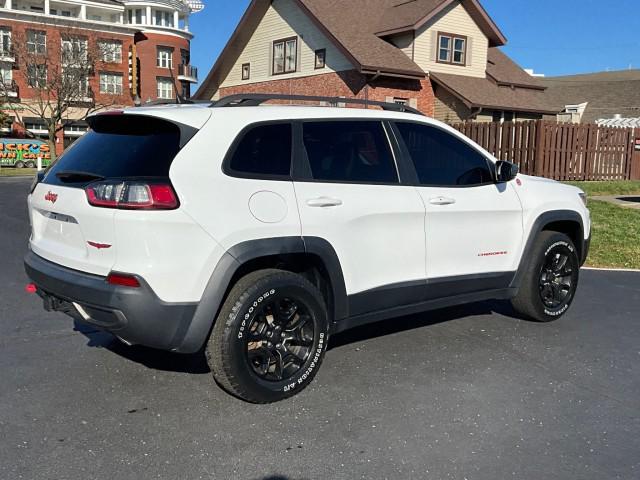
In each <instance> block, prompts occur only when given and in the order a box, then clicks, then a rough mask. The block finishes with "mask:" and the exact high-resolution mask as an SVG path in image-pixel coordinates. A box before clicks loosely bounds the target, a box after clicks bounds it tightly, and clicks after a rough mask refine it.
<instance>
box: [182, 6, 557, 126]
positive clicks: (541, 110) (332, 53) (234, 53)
mask: <svg viewBox="0 0 640 480" xmlns="http://www.w3.org/2000/svg"><path fill="white" fill-rule="evenodd" d="M505 43H506V39H505V37H504V35H503V34H502V33H501V32H500V30H499V28H498V27H497V26H496V25H495V23H494V22H493V21H492V20H491V18H490V17H489V16H488V15H487V13H486V11H485V10H484V9H483V8H482V6H481V5H480V3H479V2H478V1H477V0H412V1H406V0H354V1H341V2H339V1H328V0H272V1H269V0H253V1H252V2H251V4H250V5H249V7H248V9H247V11H246V12H245V15H244V16H243V18H242V19H241V21H240V23H239V25H238V27H237V28H236V30H235V32H234V33H233V35H232V37H231V39H230V40H229V42H228V43H227V45H226V47H225V49H224V50H223V52H222V53H221V55H220V57H219V58H218V60H217V61H216V63H215V65H214V66H213V68H212V70H211V71H210V73H209V75H208V76H207V78H206V79H205V81H204V82H203V84H202V85H201V87H200V88H199V89H198V91H197V92H196V94H195V95H194V97H195V98H197V99H203V100H204V99H206V100H209V99H217V98H219V97H221V96H225V95H229V94H233V93H247V92H252V93H253V92H255V93H258V92H260V93H296V94H307V95H323V96H324V95H326V96H336V97H341V96H342V97H351V98H361V99H370V100H377V101H393V102H399V103H406V104H409V105H411V106H413V107H416V108H418V109H419V110H421V111H422V112H423V113H425V114H427V115H430V116H434V117H436V118H438V119H440V120H443V121H447V122H456V121H461V120H478V121H492V120H515V119H532V118H542V117H543V116H545V115H555V113H557V111H556V110H554V108H553V107H552V106H549V105H548V103H547V102H546V98H545V86H544V85H543V84H541V83H540V81H539V79H537V78H535V77H532V76H530V75H529V74H527V73H526V72H525V71H524V70H522V69H521V68H520V67H519V66H518V65H517V64H515V63H514V62H513V61H512V60H511V59H509V58H508V57H507V56H506V55H505V54H504V53H502V51H501V50H500V49H499V47H500V46H501V45H504V44H505Z"/></svg>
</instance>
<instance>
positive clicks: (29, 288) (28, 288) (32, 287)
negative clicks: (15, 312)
mask: <svg viewBox="0 0 640 480" xmlns="http://www.w3.org/2000/svg"><path fill="white" fill-rule="evenodd" d="M24 291H25V292H27V293H36V292H37V291H38V287H36V286H35V285H34V284H33V283H29V284H27V286H26V287H24Z"/></svg>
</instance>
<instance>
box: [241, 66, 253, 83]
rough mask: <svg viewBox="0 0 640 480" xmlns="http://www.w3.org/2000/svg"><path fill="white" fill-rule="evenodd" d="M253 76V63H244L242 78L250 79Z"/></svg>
mask: <svg viewBox="0 0 640 480" xmlns="http://www.w3.org/2000/svg"><path fill="white" fill-rule="evenodd" d="M249 78H251V64H250V63H244V64H242V80H249Z"/></svg>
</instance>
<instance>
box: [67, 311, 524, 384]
mask: <svg viewBox="0 0 640 480" xmlns="http://www.w3.org/2000/svg"><path fill="white" fill-rule="evenodd" d="M494 312H495V313H498V314H500V315H504V316H508V317H515V313H514V312H513V309H511V306H510V304H509V302H502V301H487V302H480V303H472V304H468V305H461V306H457V307H449V308H445V309H441V310H432V311H429V312H425V313H419V314H415V315H409V316H405V317H398V318H393V319H388V320H382V321H380V322H376V323H371V324H367V325H363V326H361V327H356V328H353V329H350V330H347V331H345V332H342V333H338V334H335V335H332V336H331V339H330V341H329V350H332V349H334V348H338V347H341V346H344V345H349V344H351V343H356V342H362V341H365V340H369V339H372V338H377V337H382V336H385V335H390V334H393V333H399V332H403V331H408V330H414V329H416V328H422V327H428V326H429V325H435V324H438V323H443V322H448V321H451V320H456V319H460V318H465V317H471V316H478V315H489V314H491V313H494ZM74 330H76V331H77V332H80V333H82V334H83V335H84V336H85V337H87V339H88V342H87V346H89V347H94V348H104V349H107V350H109V351H110V352H113V353H115V354H116V355H119V356H121V357H123V358H126V359H127V360H131V361H132V362H136V363H139V364H141V365H144V366H146V367H147V368H150V369H153V370H162V371H167V372H181V373H191V374H208V373H211V370H210V369H209V366H208V365H207V360H206V358H205V356H204V352H203V351H200V352H197V353H194V354H190V355H186V354H180V353H172V352H165V351H162V350H156V349H153V348H148V347H142V346H139V345H133V346H128V345H125V344H124V343H122V342H121V341H120V340H118V339H117V338H116V337H114V336H113V335H111V334H110V333H107V332H103V331H101V330H97V329H96V328H94V327H92V326H90V325H85V324H83V323H81V322H78V321H75V322H74Z"/></svg>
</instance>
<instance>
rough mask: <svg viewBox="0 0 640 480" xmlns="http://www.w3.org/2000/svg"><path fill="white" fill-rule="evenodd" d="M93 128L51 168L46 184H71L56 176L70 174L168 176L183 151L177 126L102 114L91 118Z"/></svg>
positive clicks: (155, 119) (111, 176)
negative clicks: (61, 173)
mask: <svg viewBox="0 0 640 480" xmlns="http://www.w3.org/2000/svg"><path fill="white" fill-rule="evenodd" d="M90 126H91V130H89V132H88V133H86V134H85V135H84V136H82V138H80V139H79V140H78V141H76V142H75V143H74V144H73V145H72V146H71V147H69V148H68V149H67V150H66V151H65V153H64V154H63V155H62V156H60V158H59V159H58V160H57V161H56V162H55V164H54V165H53V166H52V167H51V168H50V169H49V171H48V172H47V175H46V177H45V179H44V183H47V184H49V185H69V183H70V182H69V180H67V181H62V180H60V179H59V178H58V177H57V176H56V174H57V173H59V172H69V171H72V172H73V171H75V172H85V173H90V174H93V175H96V176H101V177H104V178H130V177H165V178H166V177H168V176H169V168H170V167H171V162H173V159H174V158H175V156H176V154H177V153H178V152H179V151H180V129H179V128H178V126H177V125H175V124H173V123H171V122H167V121H165V120H161V119H157V118H153V117H143V116H139V115H100V116H97V117H93V118H91V119H90ZM71 183H73V182H71ZM85 183H86V182H85Z"/></svg>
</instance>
